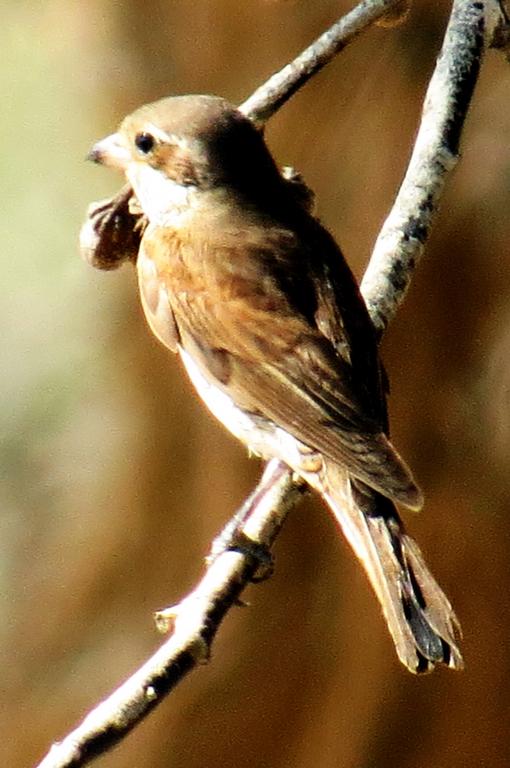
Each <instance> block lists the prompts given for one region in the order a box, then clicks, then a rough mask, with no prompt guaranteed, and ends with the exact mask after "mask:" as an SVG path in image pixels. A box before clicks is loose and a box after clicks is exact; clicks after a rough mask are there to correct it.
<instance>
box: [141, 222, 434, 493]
mask: <svg viewBox="0 0 510 768" xmlns="http://www.w3.org/2000/svg"><path fill="white" fill-rule="evenodd" d="M258 231H260V230H258V229H257V231H256V232H255V233H253V232H251V233H250V234H251V239H250V237H247V236H246V231H243V232H240V233H238V236H237V237H232V238H230V239H229V238H228V237H227V235H225V234H224V236H223V239H222V243H221V247H220V246H219V245H217V247H214V248H213V247H212V243H211V236H210V233H207V236H204V238H203V239H201V238H200V232H199V231H197V230H195V231H194V232H193V240H192V242H191V243H185V242H183V241H182V239H181V240H179V242H177V241H176V238H175V236H173V235H172V234H171V233H169V232H168V231H165V230H161V229H160V230H154V231H153V232H152V233H151V234H150V236H149V238H148V239H147V242H146V243H145V250H146V253H147V254H148V255H149V256H152V259H153V261H154V263H156V259H157V256H158V254H162V253H164V254H166V257H165V259H164V261H162V260H159V261H158V262H157V263H156V270H157V273H158V275H159V278H160V280H161V281H162V283H164V284H165V286H166V287H167V288H168V294H167V295H168V299H169V302H170V304H171V306H172V309H173V313H174V316H175V319H176V323H177V327H178V329H179V333H180V336H181V338H182V340H183V344H184V345H185V346H186V343H187V342H186V340H187V339H188V340H189V342H190V343H192V345H193V354H194V356H195V357H199V358H200V359H199V360H197V362H199V363H200V365H201V366H202V369H203V370H204V372H206V373H207V374H208V375H209V376H210V377H211V378H216V379H217V383H218V385H219V386H222V387H223V388H224V389H225V391H227V392H228V394H229V396H230V397H231V398H232V399H233V400H234V402H235V403H236V404H237V405H239V406H240V407H242V408H244V409H246V410H249V411H252V412H256V413H258V414H261V415H263V416H264V417H266V418H267V419H269V420H271V421H273V422H274V423H276V424H278V425H279V426H281V427H283V428H284V429H285V430H286V431H288V432H289V433H290V434H292V435H294V436H295V437H296V438H298V439H299V440H301V441H302V442H303V443H305V444H306V445H308V446H310V447H311V448H314V449H315V450H317V451H319V452H320V453H323V454H324V455H325V456H327V457H329V458H330V459H332V460H333V461H336V462H338V463H341V464H342V465H344V466H345V467H346V468H347V469H348V470H349V471H350V472H352V473H353V474H354V475H355V476H357V477H359V478H360V479H362V480H364V481H365V482H366V483H367V484H369V485H371V486H373V487H375V488H377V489H378V490H380V491H381V492H382V493H385V494H387V495H389V496H391V497H392V498H394V499H396V500H399V501H401V502H402V503H404V504H407V505H409V506H411V507H416V506H419V504H420V497H419V491H418V490H417V488H416V486H415V484H414V482H413V480H412V476H411V474H410V472H409V470H408V469H407V467H406V466H405V464H404V463H403V461H402V460H401V459H400V457H399V456H398V454H397V453H396V451H395V450H394V449H393V447H392V446H391V444H390V443H389V441H388V439H387V438H386V436H385V435H384V419H385V410H384V403H382V405H381V395H380V392H379V389H378V387H379V383H378V379H377V380H375V378H374V381H375V383H370V382H366V381H363V379H360V375H359V371H358V370H357V369H356V368H355V367H354V366H353V364H352V359H351V358H352V339H351V338H350V336H349V333H350V331H349V330H348V329H346V327H345V326H346V322H345V320H344V315H343V313H342V312H341V311H339V313H338V314H339V317H340V319H341V322H338V323H336V324H335V326H334V328H333V324H332V323H333V321H330V327H329V333H328V336H331V337H333V336H335V337H336V341H335V343H334V342H333V341H332V340H331V338H329V337H328V336H327V335H325V333H324V327H325V323H326V321H325V320H324V319H323V320H322V325H323V328H322V329H321V327H320V323H317V321H316V320H315V317H316V315H317V313H318V311H319V310H320V307H321V304H320V301H319V300H318V298H317V289H316V287H315V285H314V281H313V279H308V274H307V272H306V271H305V272H303V264H302V263H300V257H301V255H302V253H301V250H300V249H299V248H298V247H297V244H296V237H295V236H294V235H293V234H292V233H289V232H288V231H282V230H279V229H276V228H275V229H273V230H271V231H269V232H268V230H267V229H265V230H264V231H263V233H262V234H261V235H259V237H263V242H262V243H261V242H257V241H256V237H257V232H258ZM158 241H159V242H158ZM240 242H242V243H243V246H242V247H240V245H239V243H240ZM156 243H157V245H158V246H159V247H155V246H156ZM333 255H334V256H335V257H337V258H340V259H341V258H342V257H341V254H340V252H339V251H338V250H337V249H335V251H334V254H333ZM323 261H324V260H323ZM314 271H315V270H313V271H312V274H313V272H314ZM349 275H350V272H349ZM351 280H352V276H351ZM293 282H294V285H293ZM315 282H316V283H317V279H316V280H315ZM319 282H320V281H319ZM296 286H297V287H296ZM339 290H340V291H343V292H346V291H348V292H349V295H348V296H346V297H343V296H342V293H340V295H339V301H338V303H337V304H338V305H339V306H340V307H342V306H343V304H342V302H343V301H344V300H345V302H346V303H347V305H348V306H349V309H350V310H353V309H354V310H355V309H358V310H360V307H359V306H357V305H356V302H359V301H360V300H359V299H358V297H357V294H355V296H354V298H353V296H352V285H350V284H347V285H342V286H339ZM352 305H354V306H352ZM364 311H365V310H364V307H362V308H361V312H364ZM365 314H366V312H365ZM358 322H360V321H359V320H358ZM361 322H363V321H361ZM340 326H341V327H340ZM370 333H372V331H371V329H370ZM363 340H364V339H363V338H362V339H361V341H363ZM217 353H221V359H222V375H221V377H220V378H219V379H218V377H217V374H216V373H215V371H214V367H213V366H212V365H211V360H215V359H217V357H218V355H217ZM357 354H358V353H357V352H355V357H356V355H357ZM371 354H375V355H376V351H375V344H374V350H373V351H372V352H371ZM369 362H370V365H368V364H367V365H365V368H363V365H359V366H358V367H359V368H360V369H361V370H363V372H364V371H365V369H366V370H372V369H376V368H377V365H376V364H375V366H374V362H373V361H369ZM370 366H371V368H370ZM371 375H372V376H373V375H374V374H373V373H372V374H371ZM370 390H371V391H370ZM370 396H371V397H373V399H374V405H373V406H371V405H370Z"/></svg>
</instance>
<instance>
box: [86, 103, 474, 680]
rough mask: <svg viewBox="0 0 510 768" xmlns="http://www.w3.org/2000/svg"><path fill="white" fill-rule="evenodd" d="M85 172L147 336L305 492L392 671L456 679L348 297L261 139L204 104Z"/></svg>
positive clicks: (449, 624) (377, 371)
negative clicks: (353, 566) (124, 213)
mask: <svg viewBox="0 0 510 768" xmlns="http://www.w3.org/2000/svg"><path fill="white" fill-rule="evenodd" d="M90 158H91V159H92V160H94V161H96V162H98V163H102V164H104V165H107V166H112V167H115V168H118V169H120V170H121V171H123V172H124V173H125V175H126V178H127V180H128V182H129V183H130V185H131V187H132V189H133V190H134V193H135V195H136V198H137V200H138V203H139V205H140V207H141V210H142V211H143V213H144V214H145V217H146V219H147V221H148V224H147V226H146V228H145V230H144V233H143V237H142V239H141V245H140V249H139V253H138V257H137V259H136V266H137V270H138V279H139V288H140V295H141V300H142V304H143V308H144V311H145V315H146V318H147V321H148V323H149V325H150V327H151V328H152V330H153V332H154V333H155V335H156V336H157V337H158V338H159V339H160V340H161V341H162V342H163V344H164V345H166V346H167V347H168V348H169V349H171V350H172V351H173V352H176V353H178V355H179V356H180V358H181V360H182V362H183V364H184V367H185V368H186V370H187V372H188V374H189V377H190V378H191V381H192V382H193V384H194V386H195V387H196V390H197V392H198V394H199V395H200V397H201V398H202V400H203V401H204V403H205V404H206V405H207V406H208V408H209V409H210V410H211V411H212V413H213V414H214V415H215V416H216V417H217V418H218V419H219V420H220V421H221V422H222V423H223V424H224V425H225V427H226V428H227V429H228V430H230V432H232V433H233V434H234V435H235V436H236V437H237V438H239V439H240V440H241V441H242V442H243V443H245V444H246V445H247V446H248V447H249V449H250V450H251V451H252V452H254V453H255V454H258V455H260V456H262V457H264V458H272V457H276V458H278V459H280V460H281V461H283V462H285V463H286V464H287V465H288V466H289V467H290V468H292V470H293V471H294V472H295V473H297V474H298V475H299V476H300V477H302V478H303V479H304V480H305V481H306V482H307V483H308V484H309V485H310V486H311V487H312V488H313V489H315V490H316V491H318V492H319V493H320V495H321V496H322V497H323V498H324V499H325V501H326V502H327V504H328V505H329V507H330V509H331V511H332V513H333V515H334V516H335V518H336V519H337V521H338V523H339V524H340V527H341V529H342V531H343V533H344V534H345V536H346V538H347V540H348V541H349V543H350V545H351V547H352V548H353V550H354V552H355V553H356V555H357V556H358V558H359V559H360V561H361V563H362V565H363V567H364V568H365V570H366V573H367V575H368V577H369V579H370V582H371V584H372V587H373V589H374V591H375V593H376V595H377V597H378V599H379V601H380V603H381V606H382V610H383V613H384V616H385V618H386V621H387V624H388V627H389V630H390V633H391V635H392V637H393V640H394V642H395V646H396V650H397V653H398V656H399V657H400V659H401V661H402V662H403V663H404V664H405V665H406V666H407V667H408V668H409V669H410V670H411V671H412V672H424V671H427V670H430V669H432V668H433V667H434V665H435V664H436V663H439V662H442V663H444V664H446V665H448V666H450V667H452V668H460V667H461V666H462V657H461V655H460V652H459V649H458V644H457V642H458V637H459V635H460V628H459V624H458V621H457V619H456V616H455V614H454V612H453V610H452V607H451V605H450V603H449V601H448V599H447V598H446V596H445V595H444V593H443V592H442V590H441V589H440V587H439V586H438V584H437V583H436V581H435V580H434V578H433V577H432V575H431V574H430V572H429V570H428V568H427V566H426V564H425V562H424V560H423V557H422V555H421V553H420V550H419V549H418V546H417V545H416V543H415V542H414V541H413V539H412V538H410V536H409V535H408V534H407V533H406V532H405V530H404V527H403V524H402V522H401V520H400V517H399V515H398V513H397V510H396V507H395V504H396V503H398V504H401V505H403V506H404V507H408V508H410V509H419V508H420V507H421V506H422V496H421V493H420V490H419V489H418V487H417V485H416V483H415V481H414V479H413V477H412V475H411V472H410V470H409V468H408V467H407V465H406V464H405V463H404V461H403V460H402V458H401V457H400V456H399V454H398V453H397V451H396V450H395V448H394V447H393V445H392V444H391V442H390V440H389V438H388V418H387V410H386V400H385V378H384V374H383V371H382V367H381V363H380V361H379V357H378V349H377V339H376V334H375V331H374V328H373V326H372V323H371V321H370V318H369V315H368V313H367V310H366V307H365V304H364V302H363V299H362V297H361V295H360V292H359V289H358V286H357V284H356V281H355V279H354V277H353V275H352V273H351V271H350V269H349V267H348V265H347V263H346V262H345V260H344V258H343V256H342V253H341V251H340V249H339V247H338V246H337V244H336V243H335V241H334V239H333V238H332V236H331V235H330V234H329V232H328V231H327V230H326V229H325V228H324V227H323V226H322V225H321V223H320V222H319V221H318V220H317V218H315V217H314V216H313V215H312V214H311V212H310V211H309V210H308V208H309V206H308V205H307V204H306V201H304V199H303V196H302V195H300V194H298V193H297V191H296V189H297V187H296V185H295V184H293V183H292V182H291V181H289V180H287V179H286V178H284V176H283V175H282V173H281V172H280V170H279V169H278V167H277V166H276V164H275V162H274V160H273V158H272V156H271V154H270V152H269V150H268V148H267V146H266V144H265V141H264V138H263V136H262V134H261V132H260V131H258V130H257V128H256V127H255V126H254V124H253V123H252V122H251V121H250V120H249V119H247V118H246V117H245V116H244V115H243V114H241V112H239V111H238V110H237V109H236V108H235V107H233V106H232V105H231V104H229V103H228V102H227V101H225V100H224V99H221V98H218V97H213V96H198V95H197V96H178V97H173V98H167V99H163V100H161V101H159V102H156V103H154V104H149V105H147V106H144V107H142V108H141V109H138V110H137V111H136V112H134V113H133V114H131V115H129V116H128V117H126V119H125V120H124V121H123V123H122V125H121V127H120V129H119V131H118V133H115V134H112V135H111V136H108V137H107V138H105V139H103V140H102V141H99V142H98V143H97V144H96V145H95V146H94V147H93V148H92V150H91V152H90Z"/></svg>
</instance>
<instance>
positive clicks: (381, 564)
mask: <svg viewBox="0 0 510 768" xmlns="http://www.w3.org/2000/svg"><path fill="white" fill-rule="evenodd" d="M306 479H307V480H308V481H309V482H311V481H312V478H308V477H307V478H306ZM321 483H322V488H319V487H318V484H317V479H316V478H315V480H314V481H313V482H311V485H313V486H314V487H315V488H317V489H318V490H320V491H321V493H322V494H323V495H324V496H325V498H326V500H327V501H328V504H329V506H330V507H331V510H332V511H333V514H334V515H335V518H336V519H337V521H338V523H339V524H340V527H341V528H342V531H343V533H344V535H345V536H346V538H347V540H348V541H349V544H350V545H351V547H352V548H353V550H354V552H355V553H356V555H357V556H358V558H359V560H360V561H361V564H362V565H363V567H364V569H365V571H366V573H367V575H368V578H369V580H370V583H371V584H372V587H373V589H374V591H375V593H376V595H377V597H378V599H379V602H380V603H381V607H382V610H383V613H384V616H385V619H386V622H387V624H388V629H389V631H390V633H391V636H392V637H393V641H394V643H395V647H396V651H397V654H398V657H399V659H400V660H401V661H402V663H403V664H405V666H406V667H408V669H409V670H410V671H411V672H415V673H420V672H428V671H430V670H432V669H433V668H434V666H435V665H436V664H441V663H442V664H446V665H447V666H448V667H451V668H452V669H462V667H463V661H462V656H461V654H460V651H459V648H458V640H459V639H460V637H461V629H460V624H459V622H458V620H457V617H456V616H455V613H454V611H453V608H452V606H451V605H450V603H449V601H448V599H447V597H446V595H445V594H444V592H443V591H442V589H441V587H440V586H439V585H438V584H437V582H436V580H435V579H434V577H433V576H432V574H431V573H430V571H429V569H428V568H427V566H426V564H425V561H424V559H423V556H422V554H421V552H420V550H419V548H418V545H417V544H416V542H415V541H414V540H413V539H412V538H411V537H410V536H408V534H407V533H406V532H405V529H404V526H403V523H402V521H401V520H400V518H399V516H398V513H397V510H396V508H395V505H394V504H393V502H392V501H390V500H389V499H387V498H385V497H384V496H382V495H381V494H379V493H377V492H376V491H374V490H372V489H371V488H368V487H367V486H366V485H364V484H363V483H361V482H359V481H357V480H353V479H352V478H349V476H348V475H347V474H346V472H345V471H344V470H343V469H342V468H341V467H339V466H338V465H336V464H330V463H329V462H328V463H327V464H326V467H325V472H324V474H323V475H322V478H321Z"/></svg>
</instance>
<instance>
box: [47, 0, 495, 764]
mask: <svg viewBox="0 0 510 768" xmlns="http://www.w3.org/2000/svg"><path fill="white" fill-rule="evenodd" d="M390 5H392V4H391V3H389V2H386V3H383V2H381V1H380V0H374V2H373V3H370V2H368V0H365V2H363V3H361V4H360V6H358V9H360V8H364V9H365V11H366V16H365V17H364V19H365V21H364V26H367V25H369V24H370V23H371V22H372V21H374V20H375V19H376V18H378V17H379V16H380V15H381V13H382V11H381V7H384V8H385V9H388V8H389V7H390ZM497 7H498V4H497V0H485V2H480V1H479V0H456V2H454V4H453V11H452V15H451V18H450V22H449V25H448V30H447V33H446V38H445V42H444V46H443V50H442V52H441V56H440V58H439V60H438V64H437V67H436V71H435V73H434V76H433V78H432V80H431V84H430V87H429V90H428V93H427V98H426V103H425V106H424V112H423V118H422V123H421V126H420V130H419V133H418V138H417V142H416V147H415V150H414V152H413V155H412V158H411V163H410V166H409V170H408V172H407V174H406V177H405V179H404V182H403V184H402V188H401V190H400V192H399V195H398V197H397V200H396V202H395V205H394V206H393V209H392V212H391V213H390V215H389V217H388V219H387V221H386V224H385V226H384V227H383V231H382V232H381V235H380V237H379V239H378V241H377V244H376V248H375V251H374V255H373V257H372V259H371V261H370V264H369V266H368V269H367V272H366V275H365V279H364V281H363V285H362V291H363V295H364V298H365V301H366V302H367V306H368V307H369V311H370V314H371V317H372V319H373V321H374V323H375V324H376V326H377V327H378V329H379V330H380V331H381V332H382V331H383V330H384V329H385V327H386V326H387V324H388V322H389V321H390V320H391V319H392V318H393V316H394V314H395V311H396V309H397V306H398V305H399V303H400V302H401V301H402V299H403V296H404V293H405V290H406V288H407V286H408V284H409V280H410V277H411V274H412V271H413V269H414V267H415V264H416V262H417V260H418V259H419V257H420V256H421V254H422V252H423V247H424V243H425V240H426V237H427V235H428V233H429V229H430V226H431V222H432V217H433V214H434V213H435V211H436V210H437V206H438V202H439V197H440V195H441V192H442V189H443V186H444V182H445V179H446V176H447V174H448V172H449V171H451V169H452V168H453V165H454V162H455V159H456V156H457V153H458V144H459V138H460V134H461V130H462V126H463V123H464V119H465V116H466V113H467V110H468V107H469V102H470V99H471V96H472V93H473V88H474V85H475V82H476V79H477V75H478V70H479V66H480V61H481V58H482V54H483V52H484V50H485V48H486V47H487V45H488V44H489V43H490V42H491V39H490V38H491V36H492V33H493V30H494V29H495V26H496V25H495V24H492V23H491V24H490V25H489V24H487V25H486V24H485V21H486V20H488V18H489V15H490V14H492V15H491V19H494V17H495V14H496V11H495V9H497ZM374 8H377V9H378V11H377V13H376V12H375V10H374ZM335 27H338V25H335ZM489 27H490V28H489ZM360 29H361V24H360V26H359V27H357V28H356V32H352V33H351V35H353V34H357V32H358V31H360ZM327 35H328V33H326V36H323V37H322V38H321V40H322V41H323V42H322V43H321V45H324V40H327ZM345 42H346V38H345V37H344V38H342V40H341V42H338V39H337V42H336V43H335V44H333V47H332V49H331V50H332V51H333V53H332V54H331V55H334V53H335V52H338V50H340V48H341V47H343V45H345ZM335 46H336V47H335ZM308 50H309V51H310V50H311V49H308ZM305 53H306V52H305ZM308 55H310V54H308ZM303 56H304V54H303ZM321 57H322V58H321ZM299 58H300V57H298V59H297V60H296V61H299ZM312 58H313V56H312ZM326 60H327V58H326V54H325V53H324V50H323V49H322V53H318V54H317V55H316V58H315V61H316V63H315V64H313V63H312V64H310V65H309V66H311V67H312V69H310V70H309V71H306V67H305V65H304V64H303V63H301V64H299V65H297V66H294V65H295V62H294V64H291V65H289V66H288V67H286V68H285V69H284V70H282V73H280V75H276V76H274V77H273V78H272V79H271V80H270V81H269V83H266V85H265V86H262V88H260V89H258V90H257V91H256V92H255V94H254V95H253V96H252V97H251V98H250V99H248V100H247V101H246V102H245V103H244V105H243V109H244V110H245V111H247V112H249V113H250V115H251V116H252V117H253V116H255V119H257V120H259V121H260V120H262V119H267V116H268V115H270V114H272V113H273V112H274V111H275V110H276V109H277V108H278V107H279V106H281V105H282V104H283V103H284V102H285V100H286V98H288V97H289V96H290V95H291V94H292V93H293V92H294V91H295V90H296V88H298V87H300V85H302V84H303V83H304V82H305V81H306V79H307V78H308V77H310V76H311V74H312V73H313V72H314V71H318V69H320V67H321V66H323V65H324V63H325V61H326ZM300 68H302V69H303V73H304V74H300V75H299V77H296V75H295V71H298V70H299V69H300ZM283 73H287V74H283ZM289 73H290V75H289ZM278 78H280V80H278ZM286 78H287V79H286ZM300 78H301V79H300ZM284 82H286V83H287V86H285V85H282V83H284ZM285 87H287V89H288V90H287V91H285ZM264 89H266V96H265V98H266V99H267V104H266V105H265V106H264V101H263V100H264V95H263V94H264ZM394 261H395V263H394ZM299 495H300V487H299V486H298V485H297V484H295V483H294V482H293V479H292V476H291V473H290V472H289V471H288V470H287V469H286V468H285V467H284V466H283V465H281V464H280V463H279V462H277V461H272V462H270V463H269V464H268V466H267V468H266V471H265V472H264V475H263V477H262V480H261V481H260V483H259V485H258V486H257V488H256V489H255V491H254V493H253V494H252V496H251V497H250V500H249V501H248V502H247V503H248V504H251V505H252V507H253V509H252V511H251V513H250V514H249V515H248V518H247V520H246V523H245V525H244V528H243V532H244V534H245V535H246V536H247V537H249V538H250V539H251V540H252V541H254V542H255V543H256V544H259V545H261V546H268V547H269V546H270V545H271V544H272V542H273V541H274V539H275V537H276V535H277V534H278V531H279V529H280V527H281V525H282V524H283V521H284V519H285V516H286V514H287V512H288V510H289V509H290V508H291V507H292V506H293V505H294V503H295V502H296V500H297V498H298V496H299ZM256 569H257V562H256V560H255V559H254V558H253V556H251V555H250V554H249V553H248V552H244V553H240V552H224V553H223V554H221V555H219V556H218V557H216V558H215V559H214V560H213V562H212V563H211V564H210V565H209V567H208V568H207V570H206V573H205V575H204V577H203V579H202V580H201V581H200V583H199V585H198V586H197V587H196V589H195V590H194V591H193V592H192V593H191V594H190V595H189V596H188V597H187V598H185V600H183V602H182V603H180V604H179V606H177V607H176V609H175V610H174V611H166V612H163V618H164V619H165V620H168V616H169V615H170V614H172V615H173V616H174V617H175V618H174V631H173V634H172V635H171V637H169V638H168V640H167V641H166V642H165V643H164V644H163V645H162V646H161V647H160V648H159V649H158V651H157V652H156V653H155V654H154V655H153V656H152V657H151V658H150V659H149V660H148V661H147V662H146V663H145V664H144V665H143V666H142V667H141V668H140V669H139V670H137V671H136V672H135V674H134V675H132V676H131V677H130V678H129V679H128V680H127V681H126V682H125V683H124V684H123V685H122V686H121V687H120V688H118V689H117V690H116V691H115V692H114V693H113V694H111V695H110V696H109V697H108V698H107V699H105V700H104V701H103V702H102V703H101V704H99V705H98V706H97V707H96V708H95V709H94V710H93V711H91V712H90V714H89V715H87V717H86V718H85V719H84V720H83V722H82V723H81V724H80V725H79V726H78V727H77V728H76V729H75V730H74V731H72V732H71V733H70V734H69V735H68V736H67V737H66V738H65V739H64V740H63V741H62V742H61V743H60V744H56V745H54V746H53V747H52V749H51V750H50V752H49V753H48V755H47V756H46V757H45V758H44V759H43V761H42V762H41V763H40V764H39V766H38V768H71V767H73V768H77V767H78V766H82V765H85V764H86V763H88V762H90V760H92V759H93V758H94V757H95V756H97V755H99V754H103V753H104V752H105V751H106V750H107V749H108V748H109V747H111V746H113V745H114V744H115V743H117V742H118V741H119V740H120V739H122V738H123V737H124V736H125V735H126V734H127V733H128V732H129V731H130V730H132V729H133V728H134V727H135V725H137V723H139V722H140V721H141V720H142V719H143V718H144V717H145V716H146V715H147V714H148V713H149V712H150V711H151V710H152V709H153V708H154V707H155V706H156V705H157V704H158V703H159V702H160V701H161V700H162V699H163V698H164V696H165V695H166V694H167V693H168V692H169V691H170V690H172V689H173V688H174V687H175V685H176V684H177V683H178V682H179V681H180V680H181V679H182V678H183V677H184V676H185V675H186V674H187V673H188V672H189V671H190V670H191V669H193V668H194V667H195V666H196V665H197V663H199V662H201V661H204V660H206V659H207V658H208V655H209V649H210V645H211V643H212V640H213V638H214V636H215V634H216V632H217V630H218V627H219V625H220V623H221V620H222V619H223V617H224V615H225V614H226V612H227V611H228V610H229V608H230V607H231V606H232V605H234V604H235V603H236V602H238V600H239V596H240V594H241V592H242V590H243V589H244V587H245V586H246V584H247V583H248V582H249V581H250V579H251V578H253V576H254V574H255V572H256Z"/></svg>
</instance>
